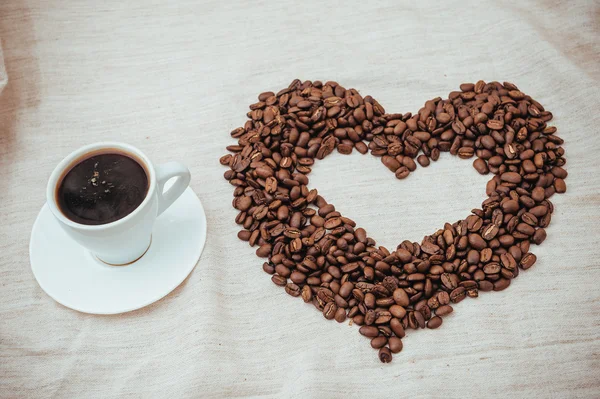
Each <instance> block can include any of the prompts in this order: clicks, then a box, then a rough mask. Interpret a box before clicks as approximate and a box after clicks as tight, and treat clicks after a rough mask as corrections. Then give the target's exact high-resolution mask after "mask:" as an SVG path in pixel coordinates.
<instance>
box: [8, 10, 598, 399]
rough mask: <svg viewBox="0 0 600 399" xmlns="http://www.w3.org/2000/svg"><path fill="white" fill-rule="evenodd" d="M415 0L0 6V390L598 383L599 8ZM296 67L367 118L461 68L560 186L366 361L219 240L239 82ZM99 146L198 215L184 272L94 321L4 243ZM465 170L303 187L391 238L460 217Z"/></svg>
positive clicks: (246, 87) (383, 172)
mask: <svg viewBox="0 0 600 399" xmlns="http://www.w3.org/2000/svg"><path fill="white" fill-rule="evenodd" d="M418 3H419V4H417V2H414V4H413V2H406V3H400V2H398V1H376V2H367V1H363V2H348V1H327V2H323V1H301V2H293V3H288V4H286V3H285V2H239V3H235V4H234V3H232V2H224V1H216V0H213V1H192V0H178V1H162V0H160V1H159V0H152V1H128V2H123V1H108V2H106V1H104V2H98V1H68V0H53V1H46V0H36V1H34V0H22V1H16V0H15V1H11V0H4V1H2V2H0V37H1V38H2V45H3V48H4V58H5V62H6V67H7V71H8V76H9V84H8V86H7V87H6V88H5V90H4V93H3V94H2V96H1V97H0V122H1V132H0V143H1V149H0V151H1V153H0V212H1V215H0V216H1V218H0V397H3V398H49V397H59V398H116V397H126V398H128V397H132V398H133V397H144V398H149V397H172V398H180V397H183V398H191V397H208V398H216V397H242V396H254V397H258V396H261V397H298V398H300V397H301V398H307V397H323V398H335V397H343V398H346V397H367V396H368V397H370V396H373V397H378V398H383V397H392V396H393V397H411V398H427V397H442V396H443V397H448V398H458V397H493V396H495V397H504V398H525V397H527V398H566V397H578V398H584V397H585V398H598V397H600V329H599V327H600V292H599V288H598V287H599V279H600V268H599V265H598V263H599V259H600V248H599V244H598V241H599V237H600V236H599V235H600V227H599V226H600V208H599V207H600V194H599V193H600V191H599V190H600V177H599V176H600V161H599V159H600V158H599V155H598V154H599V151H600V136H599V132H598V127H599V126H600V116H599V115H600V113H599V108H600V101H599V98H600V90H599V85H598V79H599V78H600V72H599V69H598V65H599V61H600V40H599V39H600V35H599V30H600V26H599V21H600V6H599V3H598V2H597V1H580V2H559V1H555V2H525V1H519V2H514V3H511V2H503V1H478V2H472V3H468V2H464V1H461V2H458V1H457V2H452V1H445V2H432V3H429V4H425V3H424V2H418ZM296 77H299V78H301V79H312V80H315V79H323V80H336V81H338V82H340V83H341V84H343V85H344V86H346V87H355V88H357V89H358V90H360V92H361V93H362V94H363V95H367V94H371V95H373V96H374V97H375V98H376V99H378V100H379V101H380V102H381V104H383V105H384V107H386V110H387V111H388V112H408V111H412V112H416V111H417V110H418V109H419V108H420V107H421V106H422V105H423V104H424V102H425V101H426V100H427V99H430V98H433V97H435V96H438V95H439V96H447V94H448V93H449V92H450V91H451V90H456V89H457V88H458V86H459V84H460V83H462V82H466V81H473V82H474V81H476V80H478V79H484V80H488V81H489V80H499V81H504V80H509V81H512V82H514V83H516V84H517V85H518V86H519V87H520V88H521V90H523V91H524V92H526V93H528V94H530V95H532V96H533V97H534V98H535V99H537V100H538V101H540V102H541V103H542V104H543V105H544V106H545V107H546V108H547V109H549V110H551V111H552V112H553V113H554V115H555V119H554V120H553V121H552V124H554V125H555V126H557V127H558V134H559V135H560V136H561V137H563V138H564V139H565V142H566V143H565V149H566V157H567V165H566V168H567V170H568V171H569V178H568V179H567V185H568V192H567V193H566V194H564V195H557V196H555V197H554V198H553V199H552V200H553V201H554V203H555V206H556V212H555V214H554V217H553V220H552V223H551V225H550V227H549V228H548V239H547V240H546V241H545V242H544V243H543V244H542V245H541V246H539V247H536V246H532V248H533V252H534V253H535V254H536V255H537V257H538V262H537V264H536V265H535V266H534V267H533V268H532V269H531V270H529V271H527V272H523V273H521V275H520V276H519V278H517V279H516V280H514V281H513V284H512V285H511V286H510V288H509V289H507V290H506V291H504V292H500V293H484V294H482V296H481V297H480V298H479V299H477V300H465V301H464V302H462V303H460V304H459V305H457V306H456V307H455V313H454V314H452V315H450V316H448V317H446V318H444V325H443V326H442V328H440V329H439V330H435V331H431V330H420V331H417V332H414V331H410V332H409V334H408V336H407V337H406V338H405V339H404V347H405V349H404V351H403V352H402V353H400V354H398V355H394V361H393V363H391V364H388V365H382V364H381V363H380V362H379V360H378V359H377V357H376V352H375V351H374V350H372V349H371V348H370V346H369V341H368V340H367V339H365V338H364V337H362V336H360V335H359V334H358V331H357V330H358V329H357V328H356V326H349V325H348V324H347V323H344V324H341V325H340V324H337V323H335V322H328V321H326V320H325V319H324V318H323V316H322V315H320V314H319V313H318V312H316V311H315V310H314V308H312V307H311V306H309V305H305V304H304V303H303V302H302V301H301V300H299V299H295V298H291V297H289V296H288V295H286V294H285V292H284V290H282V289H280V288H278V287H276V286H274V285H273V284H272V283H271V281H270V278H269V276H268V275H266V274H265V273H264V272H263V271H262V269H261V265H262V260H260V259H259V258H257V257H256V256H255V255H254V249H252V248H250V247H249V246H248V245H247V244H246V243H243V242H241V241H239V240H238V239H237V238H236V232H237V231H238V226H236V224H235V223H234V218H235V215H236V212H235V211H234V210H233V208H231V205H230V203H231V198H232V191H233V189H232V187H231V186H230V185H229V184H228V183H226V182H225V181H224V180H223V178H222V175H223V172H224V171H225V170H226V169H225V168H223V167H222V166H220V165H219V162H218V159H219V157H220V156H221V155H223V154H224V153H225V150H224V148H225V146H226V145H229V144H233V143H234V141H233V140H232V139H231V138H230V136H229V132H230V131H231V130H232V129H233V128H235V127H237V126H240V125H242V124H243V123H244V122H245V120H246V117H245V114H246V112H247V106H248V105H249V104H250V103H252V102H254V101H255V100H256V96H257V95H258V93H259V92H261V91H265V90H274V91H277V90H279V89H281V88H283V87H285V86H287V85H288V84H289V82H290V81H291V80H292V79H293V78H296ZM104 139H107V140H122V141H126V142H128V143H131V144H133V145H135V146H138V147H139V148H141V149H142V150H144V151H146V152H147V154H148V155H149V156H150V157H151V158H153V159H154V160H155V161H156V162H164V161H168V160H179V161H182V162H185V163H186V164H187V165H189V167H190V169H191V171H192V176H193V177H192V183H191V185H192V187H193V188H194V190H195V191H196V192H197V193H198V195H199V196H200V198H201V200H202V201H203V203H204V206H205V208H206V211H207V216H208V223H209V226H208V242H207V244H206V247H205V250H204V253H203V255H202V258H201V260H200V262H199V264H198V265H197V267H196V269H195V270H194V272H193V273H192V274H191V275H190V277H189V278H188V279H187V280H186V281H185V282H184V283H183V284H182V285H181V286H180V287H178V288H177V289H176V290H175V291H174V292H173V293H171V294H170V295H169V296H167V297H166V298H164V299H163V300H161V301H159V302H157V303H155V304H153V305H151V306H149V307H147V308H145V309H142V310H138V311H134V312H131V313H128V314H124V315H118V316H94V315H87V314H81V313H78V312H75V311H72V310H70V309H66V308H64V307H62V306H61V305H58V304H57V303H55V302H54V301H53V300H52V299H50V298H49V297H48V296H47V295H46V294H45V293H44V292H43V291H42V290H41V289H40V287H39V286H38V285H37V283H36V282H35V280H34V278H33V275H32V273H31V270H30V266H29V256H28V243H29V234H30V230H31V226H32V224H33V222H34V220H35V217H36V215H37V213H38V211H39V209H40V208H41V206H42V205H43V203H44V200H45V199H44V192H45V185H46V181H47V178H48V176H49V174H50V172H51V170H52V169H53V168H54V166H55V165H56V164H57V163H58V162H59V161H60V160H61V159H62V158H63V157H64V156H65V155H67V154H68V153H69V152H70V151H72V150H73V149H75V148H77V147H79V146H81V145H84V144H87V143H90V142H94V141H98V140H104ZM488 179H489V176H488V177H482V176H479V175H478V174H477V173H476V172H475V171H474V169H473V168H472V167H471V161H462V160H460V159H458V158H455V157H451V156H449V155H448V154H443V155H442V157H441V160H440V161H439V162H438V163H433V164H432V166H430V167H429V168H419V170H418V171H417V172H416V173H414V174H411V176H410V177H409V178H408V179H406V180H404V181H398V180H396V179H395V178H394V176H393V174H391V173H390V172H389V171H388V170H387V169H386V168H384V167H383V165H381V163H380V161H379V160H378V159H376V158H374V157H371V156H360V155H359V154H357V153H354V154H353V155H351V156H342V155H339V154H337V153H336V154H333V155H331V156H330V157H329V158H327V159H326V160H324V161H321V162H320V163H319V164H318V165H317V166H315V168H314V173H313V174H312V175H311V186H312V187H316V188H318V189H319V191H320V192H321V194H322V195H323V196H324V197H325V198H326V199H327V200H328V201H330V202H332V203H333V204H335V205H336V206H337V208H338V209H339V210H340V211H342V212H343V213H344V214H345V215H346V216H349V217H351V218H353V219H354V220H356V222H357V223H358V225H359V226H362V227H365V228H366V230H367V232H368V233H369V235H370V236H372V237H374V238H375V239H376V240H377V242H378V243H379V244H380V245H385V246H387V247H389V248H395V246H396V245H397V244H398V243H399V242H401V241H402V240H404V239H410V240H413V241H420V240H421V239H422V237H423V236H424V235H425V234H431V233H433V232H434V231H435V230H437V229H438V228H440V227H442V226H443V223H444V222H446V221H451V222H454V221H456V220H458V219H460V218H464V217H466V216H467V215H468V214H469V211H470V209H472V208H474V207H479V206H480V204H481V201H482V200H483V199H484V192H485V190H484V187H485V182H486V181H487V180H488ZM165 267H168V265H165Z"/></svg>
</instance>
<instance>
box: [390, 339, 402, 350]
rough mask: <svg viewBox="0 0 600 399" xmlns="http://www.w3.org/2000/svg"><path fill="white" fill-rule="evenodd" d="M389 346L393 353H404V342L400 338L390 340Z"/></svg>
mask: <svg viewBox="0 0 600 399" xmlns="http://www.w3.org/2000/svg"><path fill="white" fill-rule="evenodd" d="M388 345H389V347H390V351H391V352H392V353H399V352H401V351H402V346H403V345H402V340H401V339H400V338H398V337H390V338H388Z"/></svg>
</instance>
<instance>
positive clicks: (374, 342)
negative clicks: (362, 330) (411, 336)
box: [371, 335, 388, 349]
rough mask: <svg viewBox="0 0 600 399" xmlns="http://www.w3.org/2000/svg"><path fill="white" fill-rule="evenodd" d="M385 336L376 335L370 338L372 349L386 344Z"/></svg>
mask: <svg viewBox="0 0 600 399" xmlns="http://www.w3.org/2000/svg"><path fill="white" fill-rule="evenodd" d="M387 341H388V340H387V338H386V337H384V336H381V335H380V336H378V337H375V338H373V339H372V340H371V347H372V348H373V349H379V348H381V347H383V346H385V345H386V344H387Z"/></svg>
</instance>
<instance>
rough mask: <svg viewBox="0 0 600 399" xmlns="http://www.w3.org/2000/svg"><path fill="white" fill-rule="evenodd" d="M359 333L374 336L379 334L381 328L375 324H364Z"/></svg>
mask: <svg viewBox="0 0 600 399" xmlns="http://www.w3.org/2000/svg"><path fill="white" fill-rule="evenodd" d="M358 332H359V333H361V334H362V335H364V336H365V337H370V338H374V337H376V336H378V335H379V329H378V328H377V327H375V326H362V327H361V328H360V329H359V330H358Z"/></svg>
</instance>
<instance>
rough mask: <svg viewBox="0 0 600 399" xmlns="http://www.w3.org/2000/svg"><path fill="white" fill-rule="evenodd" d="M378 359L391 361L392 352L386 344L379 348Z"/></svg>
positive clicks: (383, 361)
mask: <svg viewBox="0 0 600 399" xmlns="http://www.w3.org/2000/svg"><path fill="white" fill-rule="evenodd" d="M379 360H380V361H381V363H389V362H391V361H392V352H390V350H389V349H388V348H387V347H386V346H384V347H383V348H381V349H379Z"/></svg>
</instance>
